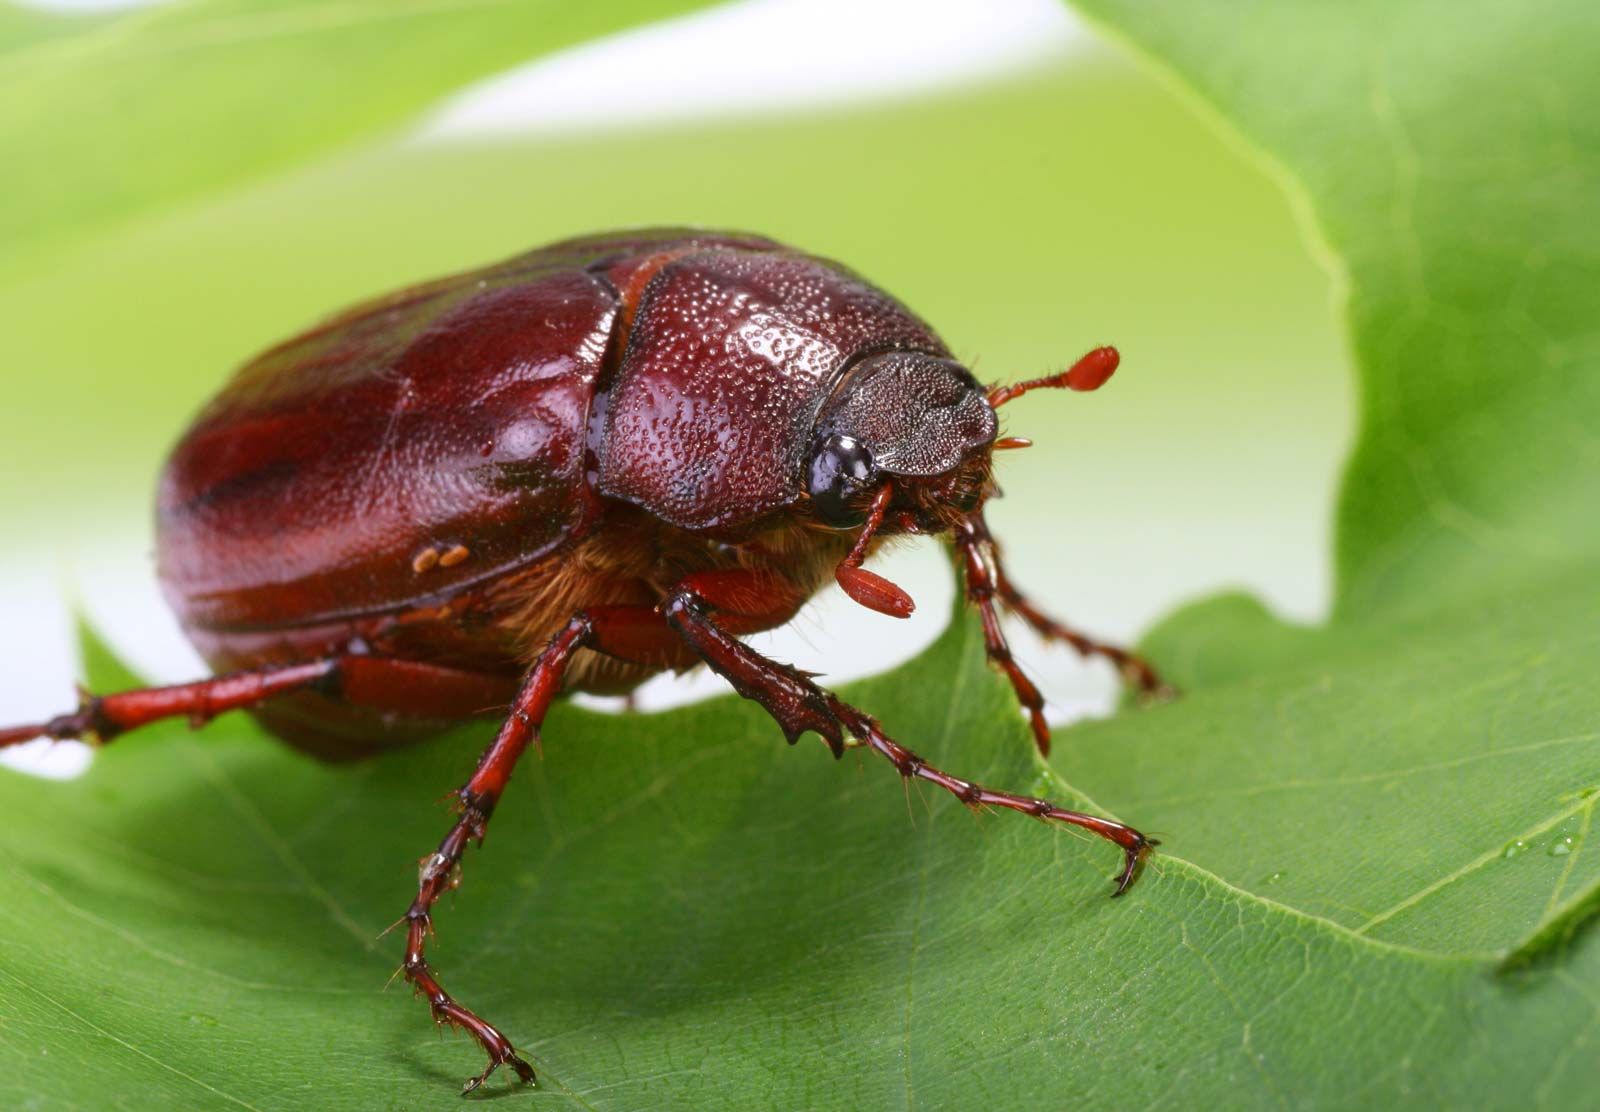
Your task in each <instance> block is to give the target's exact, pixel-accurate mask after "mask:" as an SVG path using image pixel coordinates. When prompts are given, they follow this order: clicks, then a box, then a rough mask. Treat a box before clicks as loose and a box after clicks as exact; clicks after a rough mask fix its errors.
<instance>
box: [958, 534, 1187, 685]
mask: <svg viewBox="0 0 1600 1112" xmlns="http://www.w3.org/2000/svg"><path fill="white" fill-rule="evenodd" d="M956 543H957V544H958V545H960V546H962V547H963V549H965V548H967V547H968V546H971V547H973V548H978V549H981V550H982V551H983V552H984V556H983V558H982V563H983V564H984V565H985V567H986V568H987V569H988V571H989V574H990V576H991V578H992V580H993V583H992V593H993V594H997V595H998V596H999V598H1000V601H1001V602H1002V603H1003V604H1004V605H1005V607H1006V608H1007V609H1008V610H1010V611H1012V612H1013V613H1015V614H1016V615H1017V617H1019V618H1021V619H1022V620H1023V621H1025V622H1027V623H1028V625H1029V626H1031V627H1032V628H1033V630H1034V631H1035V632H1036V633H1038V634H1039V635H1040V636H1041V637H1044V638H1046V639H1048V640H1051V641H1064V642H1066V643H1067V644H1068V645H1071V646H1072V647H1073V648H1074V649H1075V650H1077V652H1078V654H1079V655H1080V656H1085V657H1089V656H1098V657H1103V658H1105V659H1106V660H1109V661H1110V662H1111V664H1112V665H1113V666H1114V667H1115V668H1116V669H1117V672H1118V674H1120V675H1121V676H1122V680H1123V682H1124V683H1126V684H1129V685H1130V686H1132V687H1134V688H1136V689H1137V690H1138V692H1139V694H1140V695H1141V696H1143V697H1145V698H1147V699H1151V700H1159V699H1168V698H1171V697H1172V696H1173V695H1175V694H1176V692H1175V691H1174V690H1173V688H1171V687H1170V686H1168V685H1167V684H1166V683H1165V682H1163V681H1162V679H1161V676H1160V675H1159V674H1158V673H1157V672H1156V670H1155V668H1154V667H1153V666H1152V665H1151V664H1150V662H1149V661H1147V660H1145V659H1144V657H1142V656H1139V655H1138V654H1137V653H1132V652H1129V651H1128V650H1127V649H1123V648H1119V647H1117V646H1116V645H1108V644H1106V643H1105V642H1104V641H1096V640H1095V639H1094V638H1092V637H1088V636H1086V635H1085V634H1082V633H1079V632H1078V631H1077V630H1075V629H1071V628H1070V627H1068V626H1066V625H1063V624H1062V623H1061V622H1058V621H1056V620H1055V619H1054V618H1052V617H1050V616H1049V615H1048V614H1046V613H1044V612H1043V611H1041V610H1040V609H1039V608H1038V607H1037V606H1035V605H1034V604H1033V603H1032V602H1031V601H1030V600H1029V599H1028V597H1027V596H1026V595H1024V594H1023V593H1022V592H1021V591H1020V590H1018V589H1017V587H1016V585H1015V584H1014V583H1012V582H1011V580H1010V578H1009V577H1008V576H1007V575H1006V568H1005V562H1004V561H1003V560H1002V559H1001V556H1000V546H999V545H998V544H997V543H996V542H995V540H994V537H993V536H991V535H990V533H989V528H988V526H987V524H985V522H984V520H983V515H982V514H981V513H979V514H974V515H972V517H970V518H968V519H967V521H966V522H965V523H963V525H962V527H961V528H960V529H958V530H957V531H956ZM971 560H972V558H971V557H970V556H969V557H968V563H969V566H970V564H971ZM969 589H970V581H969ZM1018 695H1019V696H1020V695H1021V692H1020V691H1019V692H1018Z"/></svg>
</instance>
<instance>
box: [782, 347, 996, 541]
mask: <svg viewBox="0 0 1600 1112" xmlns="http://www.w3.org/2000/svg"><path fill="white" fill-rule="evenodd" d="M997 427H998V426H997V422H996V420H995V415H994V409H993V408H992V407H991V406H990V405H989V402H988V399H987V398H986V397H985V394H984V389H983V387H982V386H980V385H979V384H978V380H977V379H975V378H973V377H972V373H971V372H970V371H968V370H967V369H966V368H965V367H963V366H961V364H959V363H956V362H954V361H953V360H950V359H941V358H938V357H937V356H932V355H923V354H921V353H918V352H906V351H891V352H885V353H883V354H881V355H872V356H868V357H867V358H866V359H863V360H862V361H861V362H859V363H857V364H856V365H855V366H854V367H853V368H851V369H850V371H849V372H848V373H847V374H846V376H845V378H844V380H843V381H842V382H841V383H840V384H839V387H838V389H836V390H835V391H834V393H833V396H832V397H830V398H829V399H828V402H827V404H826V405H824V406H823V409H822V412H821V414H820V415H819V416H818V419H817V425H816V431H815V434H814V436H813V439H812V444H811V455H810V459H809V461H808V463H807V466H806V476H805V478H806V493H807V494H808V495H809V497H810V501H811V511H812V513H813V514H814V515H815V517H816V518H817V520H818V521H820V522H822V523H823V524H825V525H829V526H832V527H834V528H838V529H849V528H853V527H855V526H857V525H860V524H862V523H863V522H864V521H866V520H867V518H868V516H869V514H870V513H871V509H872V505H873V500H874V497H875V496H876V495H877V493H878V492H879V491H880V490H882V489H884V488H886V487H888V488H892V490H893V491H894V494H893V497H892V500H891V506H892V509H893V511H894V513H893V517H894V520H893V521H892V522H891V524H893V525H895V526H898V527H900V528H905V527H908V526H911V525H914V526H915V527H916V528H918V529H919V530H920V531H925V532H937V531H941V530H942V529H944V528H948V526H949V524H950V520H949V519H950V518H951V516H952V515H956V516H959V515H960V514H962V513H970V512H971V511H972V510H973V509H974V508H976V506H977V505H978V503H979V502H980V501H981V500H982V498H983V495H984V494H985V493H986V488H987V485H988V479H989V449H990V446H991V445H992V444H993V443H994V437H995V429H996V428H997ZM906 515H910V516H909V518H907V517H906Z"/></svg>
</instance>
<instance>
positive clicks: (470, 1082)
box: [461, 1047, 539, 1096]
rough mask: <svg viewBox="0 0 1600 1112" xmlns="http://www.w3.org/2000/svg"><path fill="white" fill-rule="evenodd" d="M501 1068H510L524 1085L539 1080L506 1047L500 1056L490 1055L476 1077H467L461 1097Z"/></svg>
mask: <svg viewBox="0 0 1600 1112" xmlns="http://www.w3.org/2000/svg"><path fill="white" fill-rule="evenodd" d="M501 1066H508V1067H510V1069H511V1070H513V1071H514V1072H515V1073H516V1075H517V1079H518V1080H519V1081H521V1082H522V1083H523V1084H524V1085H533V1084H536V1083H537V1082H538V1080H539V1079H538V1075H536V1074H535V1073H534V1072H533V1067H532V1066H530V1065H528V1063H527V1062H524V1061H523V1060H522V1058H521V1057H520V1056H518V1054H517V1052H516V1051H515V1050H512V1049H510V1048H509V1047H508V1048H507V1049H506V1051H505V1053H504V1054H502V1055H498V1056H496V1055H491V1056H490V1058H489V1064H488V1066H486V1067H485V1068H484V1071H483V1072H482V1073H480V1074H479V1075H478V1076H477V1077H469V1078H467V1079H466V1080H465V1081H463V1082H462V1083H461V1095H462V1096H466V1095H467V1094H468V1093H470V1092H473V1091H474V1090H476V1089H477V1088H478V1087H479V1086H480V1085H482V1084H483V1083H484V1082H485V1081H487V1080H489V1075H490V1074H492V1073H494V1071H495V1070H497V1069H499V1068H500V1067H501Z"/></svg>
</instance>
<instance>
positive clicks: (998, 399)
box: [989, 347, 1122, 409]
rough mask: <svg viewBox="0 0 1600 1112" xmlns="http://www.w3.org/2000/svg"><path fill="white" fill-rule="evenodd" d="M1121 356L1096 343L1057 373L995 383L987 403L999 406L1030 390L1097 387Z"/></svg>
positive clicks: (1102, 382) (995, 406)
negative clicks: (1022, 380) (1007, 382)
mask: <svg viewBox="0 0 1600 1112" xmlns="http://www.w3.org/2000/svg"><path fill="white" fill-rule="evenodd" d="M1121 361H1122V357H1121V356H1120V355H1118V354H1117V349H1116V348H1114V347H1097V348H1095V349H1094V350H1093V351H1091V352H1090V353H1089V354H1088V355H1085V356H1084V357H1083V358H1082V359H1080V360H1078V361H1077V362H1076V363H1074V364H1073V365H1072V366H1070V367H1068V368H1067V369H1066V370H1064V371H1062V372H1061V373H1060V374H1054V375H1047V376H1046V377H1044V378H1033V379H1029V380H1028V381H1027V382H1019V383H1017V384H1016V385H1015V386H996V387H995V388H994V389H993V390H990V391H989V405H990V407H991V408H993V409H999V408H1000V407H1001V406H1003V405H1005V404H1006V403H1007V402H1009V401H1015V400H1016V399H1018V398H1020V397H1022V395H1024V394H1026V393H1027V392H1028V391H1029V390H1042V389H1044V388H1046V387H1048V388H1050V389H1060V388H1062V387H1066V388H1067V389H1068V390H1078V391H1089V390H1098V389H1100V387H1102V386H1104V385H1105V384H1106V379H1108V378H1110V377H1111V376H1112V374H1114V373H1115V372H1116V369H1117V364H1118V363H1120V362H1121Z"/></svg>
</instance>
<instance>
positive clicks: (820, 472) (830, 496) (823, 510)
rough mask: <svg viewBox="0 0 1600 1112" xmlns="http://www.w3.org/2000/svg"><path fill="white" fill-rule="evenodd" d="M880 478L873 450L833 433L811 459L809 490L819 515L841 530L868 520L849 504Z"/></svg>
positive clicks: (813, 506)
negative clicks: (874, 463) (874, 462)
mask: <svg viewBox="0 0 1600 1112" xmlns="http://www.w3.org/2000/svg"><path fill="white" fill-rule="evenodd" d="M876 477H877V471H876V469H875V468H874V467H873V466H872V449H870V448H868V447H867V446H866V445H865V444H863V443H861V442H860V441H859V440H856V439H854V438H853V437H849V436H845V435H843V434H842V433H833V434H832V435H831V436H829V437H828V438H827V439H825V440H824V441H823V442H822V444H821V445H820V446H819V447H818V448H817V452H816V454H815V455H813V456H812V457H811V473H810V475H809V476H808V483H807V489H808V491H809V492H810V494H811V505H812V508H813V509H814V510H815V511H816V514H817V516H818V517H819V518H821V519H822V520H823V521H825V522H827V523H828V524H829V525H833V526H836V527H838V528H840V529H843V528H846V527H847V526H851V525H859V524H860V523H861V522H862V521H863V520H865V518H864V517H863V515H862V514H861V513H859V512H857V511H856V510H855V509H853V508H852V507H851V505H850V503H852V502H854V501H855V500H856V498H857V497H858V496H859V495H860V494H861V492H862V491H864V490H866V489H867V487H869V486H870V485H871V484H872V482H873V480H874V479H875V478H876Z"/></svg>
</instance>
